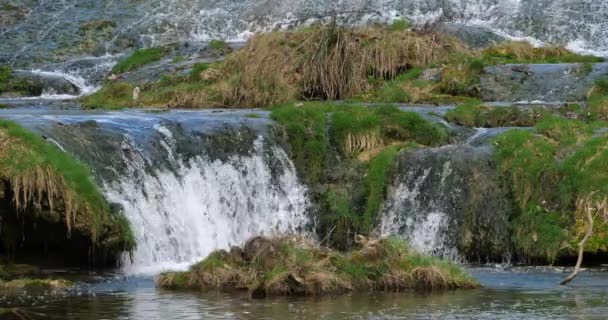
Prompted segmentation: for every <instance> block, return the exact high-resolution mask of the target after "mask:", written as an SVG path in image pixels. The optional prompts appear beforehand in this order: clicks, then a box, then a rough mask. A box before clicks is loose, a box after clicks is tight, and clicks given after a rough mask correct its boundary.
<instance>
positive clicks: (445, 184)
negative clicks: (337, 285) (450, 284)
mask: <svg viewBox="0 0 608 320" xmlns="http://www.w3.org/2000/svg"><path fill="white" fill-rule="evenodd" d="M488 134H491V133H487V132H484V135H486V137H487V135H488ZM477 138H479V139H485V137H483V135H482V134H480V135H478V137H477ZM492 158H493V156H492V148H491V147H490V146H488V145H481V146H472V145H469V144H462V145H450V146H445V147H440V148H430V149H419V150H413V151H409V152H404V153H402V154H401V155H400V156H399V159H398V163H397V167H396V168H397V169H396V172H397V173H396V176H395V177H394V182H393V183H392V186H390V187H389V190H388V199H387V200H386V202H385V204H384V208H383V212H382V221H381V225H380V227H379V231H380V234H381V235H383V236H389V235H396V236H400V237H404V238H406V239H407V240H408V241H409V242H410V244H411V245H412V247H413V248H414V249H416V250H420V251H422V252H426V253H429V254H433V255H435V256H439V257H443V258H447V259H451V260H456V261H462V260H469V261H472V262H488V261H501V260H503V261H508V258H509V257H508V255H509V247H510V235H509V216H510V213H511V211H512V207H511V202H510V200H509V197H508V192H507V189H506V188H503V187H502V186H501V184H500V181H499V179H498V176H497V172H496V169H495V166H494V163H493V161H492Z"/></svg>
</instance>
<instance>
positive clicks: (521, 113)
mask: <svg viewBox="0 0 608 320" xmlns="http://www.w3.org/2000/svg"><path fill="white" fill-rule="evenodd" d="M545 116H546V112H545V111H544V110H542V109H535V108H533V109H529V110H521V109H519V108H517V107H516V106H511V107H503V106H496V107H491V106H486V105H483V104H482V102H481V101H479V100H470V101H468V102H466V103H464V104H461V105H458V106H457V107H456V108H454V109H453V110H450V111H448V112H446V114H445V119H446V120H447V121H450V122H453V123H456V124H458V125H461V126H465V127H469V128H473V127H487V128H495V127H530V126H533V125H534V124H535V123H537V122H538V121H540V120H541V119H543V117H545Z"/></svg>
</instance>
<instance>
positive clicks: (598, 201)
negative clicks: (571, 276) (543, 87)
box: [496, 116, 608, 263]
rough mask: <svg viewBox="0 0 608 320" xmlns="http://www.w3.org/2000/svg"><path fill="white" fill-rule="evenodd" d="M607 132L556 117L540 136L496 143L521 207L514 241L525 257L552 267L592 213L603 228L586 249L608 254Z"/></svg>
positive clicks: (509, 136)
mask: <svg viewBox="0 0 608 320" xmlns="http://www.w3.org/2000/svg"><path fill="white" fill-rule="evenodd" d="M606 128H608V123H606V122H585V121H581V120H573V119H564V118H560V117H555V116H553V117H547V118H545V119H543V120H542V121H541V122H539V123H538V124H537V125H536V133H534V132H527V131H510V132H507V133H506V134H504V135H502V136H501V137H499V138H498V139H497V140H496V158H497V161H498V163H499V168H500V169H501V171H502V173H503V174H504V176H505V178H506V179H507V181H508V183H509V184H510V185H512V190H513V195H514V199H515V202H516V203H517V204H518V206H519V212H518V214H516V216H515V218H514V220H513V223H512V228H513V235H514V236H513V237H514V239H513V240H514V244H515V248H516V251H517V253H518V254H519V255H520V256H521V257H523V258H524V259H528V260H532V261H540V262H549V263H550V262H553V261H555V259H556V258H558V257H559V256H560V255H564V254H566V255H567V254H569V253H570V252H572V251H573V250H574V248H576V244H577V243H578V241H579V239H580V238H582V236H583V234H584V226H585V220H584V217H585V214H586V210H593V212H594V214H595V216H596V221H595V224H597V226H595V229H594V234H593V236H592V238H591V240H590V241H589V244H588V245H587V246H586V251H587V252H590V253H597V252H607V250H608V241H607V240H606V239H608V238H606V235H607V231H608V228H607V227H606V225H605V224H603V222H602V221H604V219H605V218H606V217H608V212H607V209H606V207H605V205H604V204H605V201H606V199H608V189H607V187H606V185H607V184H606V183H608V171H607V169H606V166H605V165H604V164H605V163H607V162H604V161H608V137H607V136H606ZM600 163H602V164H600Z"/></svg>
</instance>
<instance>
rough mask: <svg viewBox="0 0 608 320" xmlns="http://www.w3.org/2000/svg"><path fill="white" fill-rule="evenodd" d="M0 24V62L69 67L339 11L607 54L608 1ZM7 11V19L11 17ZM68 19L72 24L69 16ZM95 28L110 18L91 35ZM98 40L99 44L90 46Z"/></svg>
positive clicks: (136, 7)
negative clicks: (79, 60) (86, 59)
mask: <svg viewBox="0 0 608 320" xmlns="http://www.w3.org/2000/svg"><path fill="white" fill-rule="evenodd" d="M15 4H17V5H18V6H17V7H18V8H19V9H18V10H15V12H16V13H14V16H15V17H13V19H11V20H10V21H9V20H8V19H7V20H6V22H5V24H6V25H2V24H0V62H8V63H10V64H11V65H17V66H19V65H24V64H29V63H30V62H31V61H33V60H43V61H46V62H52V61H64V60H68V59H70V58H71V57H75V56H83V55H86V54H89V55H92V56H103V55H104V54H107V53H122V52H123V51H124V50H125V49H126V48H130V47H133V46H135V47H137V46H154V45H159V44H166V43H173V42H175V41H180V40H181V41H193V40H209V39H217V38H220V39H229V40H230V39H231V40H242V39H244V38H246V37H247V36H248V35H249V34H251V32H260V31H269V30H273V29H277V28H289V27H292V26H294V25H299V24H306V23H311V22H313V21H318V20H324V19H325V20H327V19H330V17H331V16H334V15H336V14H338V15H339V16H341V17H342V18H344V19H346V20H348V21H350V22H351V23H369V22H387V21H391V20H394V19H396V18H399V17H405V18H408V19H410V20H412V21H414V22H416V23H427V22H433V21H442V22H447V23H455V24H461V25H468V26H475V27H483V28H487V29H489V30H491V31H493V32H495V33H497V34H499V35H502V36H505V37H510V38H525V39H530V40H532V41H533V42H547V43H553V44H560V45H567V46H569V47H570V48H571V49H573V50H575V51H579V52H589V53H595V54H598V55H608V33H607V32H608V31H607V30H608V2H606V1H604V0H582V1H581V0H504V1H497V0H430V1H429V0H406V1H397V0H380V1H365V0H341V1H324V0H290V1H277V0H273V1H261V0H239V1H235V0H220V1H210V0H179V1H176V0H172V1H168V0H145V1H97V0H65V1H41V0H39V1H24V2H20V3H17V2H16V1H15ZM9 14H10V13H9ZM68 18H69V19H68ZM92 21H110V23H109V24H107V26H108V28H107V29H102V30H100V32H99V34H95V35H90V34H88V33H87V32H86V29H83V26H86V25H87V23H90V22H92ZM91 43H93V44H91Z"/></svg>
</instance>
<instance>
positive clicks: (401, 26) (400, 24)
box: [389, 19, 412, 31]
mask: <svg viewBox="0 0 608 320" xmlns="http://www.w3.org/2000/svg"><path fill="white" fill-rule="evenodd" d="M411 27H412V23H411V22H410V21H408V20H406V19H396V20H395V21H393V23H391V24H390V25H389V29H390V30H392V31H405V30H408V29H410V28H411Z"/></svg>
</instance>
